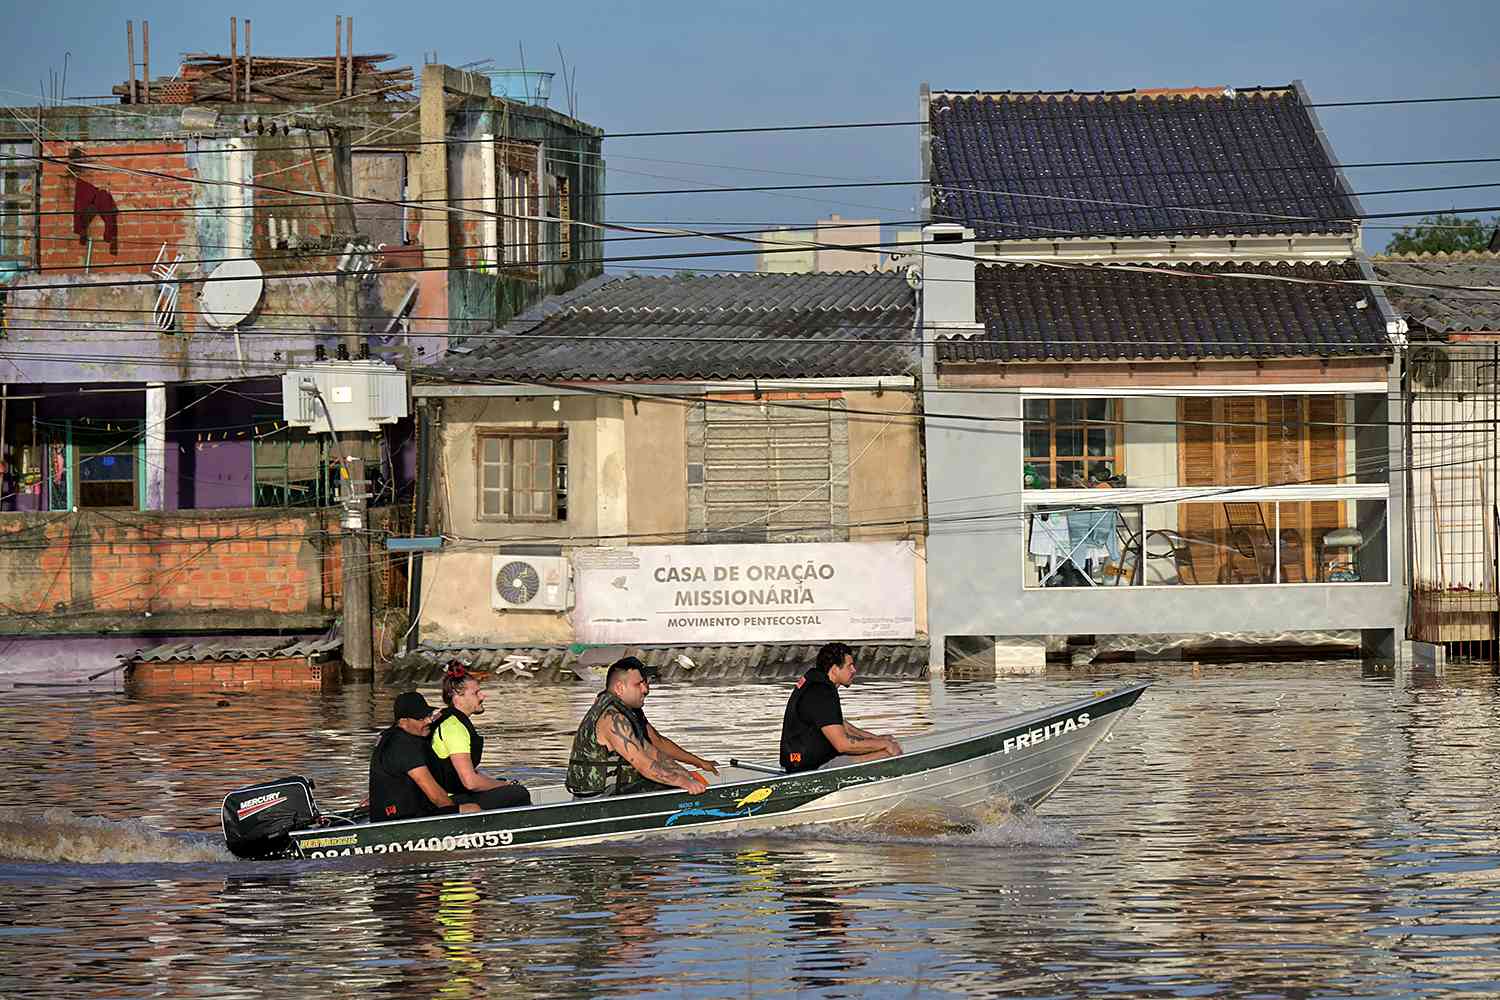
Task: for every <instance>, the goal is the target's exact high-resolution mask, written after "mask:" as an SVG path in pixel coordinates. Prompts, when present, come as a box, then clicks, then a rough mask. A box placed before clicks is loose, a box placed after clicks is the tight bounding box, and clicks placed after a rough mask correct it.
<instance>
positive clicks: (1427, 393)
mask: <svg viewBox="0 0 1500 1000" xmlns="http://www.w3.org/2000/svg"><path fill="white" fill-rule="evenodd" d="M1373 264H1374V266H1375V273H1376V274H1377V275H1378V276H1379V277H1380V279H1381V280H1382V281H1383V282H1386V283H1387V286H1386V294H1387V295H1388V296H1389V297H1390V300H1391V305H1392V306H1393V307H1394V308H1395V309H1396V311H1397V312H1398V313H1400V314H1401V316H1402V317H1403V319H1404V320H1405V321H1406V323H1407V325H1408V327H1409V328H1410V333H1409V337H1410V347H1409V349H1408V352H1407V364H1406V382H1405V389H1406V392H1405V395H1404V402H1405V407H1404V410H1405V420H1406V422H1407V423H1408V424H1409V426H1410V428H1411V434H1410V438H1409V447H1408V451H1407V456H1406V461H1405V465H1406V467H1407V468H1408V469H1409V470H1410V475H1409V479H1408V482H1407V490H1408V504H1409V510H1410V516H1409V528H1408V531H1407V558H1408V560H1409V561H1410V565H1411V637H1412V638H1413V639H1418V640H1421V641H1424V642H1433V643H1443V644H1445V645H1447V646H1449V647H1450V649H1452V650H1453V651H1454V652H1456V653H1459V654H1467V655H1476V654H1484V655H1493V653H1494V646H1493V642H1494V640H1495V638H1496V615H1497V613H1500V603H1497V600H1496V589H1497V588H1496V580H1497V577H1500V562H1497V560H1500V546H1497V544H1496V529H1497V511H1500V507H1497V504H1500V478H1497V477H1500V470H1497V468H1496V454H1497V448H1500V292H1496V291H1493V289H1494V288H1495V287H1496V286H1497V285H1500V253H1493V252H1490V253H1484V252H1477V251H1475V252H1469V253H1436V254H1417V255H1413V256H1404V257H1402V256H1380V257H1375V258H1374V259H1373Z"/></svg>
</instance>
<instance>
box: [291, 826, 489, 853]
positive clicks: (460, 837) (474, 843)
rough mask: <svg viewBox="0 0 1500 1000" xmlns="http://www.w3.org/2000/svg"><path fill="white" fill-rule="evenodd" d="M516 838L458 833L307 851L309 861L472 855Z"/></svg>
mask: <svg viewBox="0 0 1500 1000" xmlns="http://www.w3.org/2000/svg"><path fill="white" fill-rule="evenodd" d="M515 839H516V838H515V834H513V833H511V832H510V831H509V830H496V831H492V832H490V833H460V834H456V835H452V836H447V837H419V838H417V839H416V840H393V841H391V842H390V843H386V844H367V845H365V846H363V847H358V846H355V847H339V848H331V849H329V850H326V851H308V852H307V857H309V858H341V857H349V856H350V855H354V854H401V853H403V852H405V851H464V850H469V851H474V850H484V849H486V848H493V847H509V846H510V845H511V844H513V843H515Z"/></svg>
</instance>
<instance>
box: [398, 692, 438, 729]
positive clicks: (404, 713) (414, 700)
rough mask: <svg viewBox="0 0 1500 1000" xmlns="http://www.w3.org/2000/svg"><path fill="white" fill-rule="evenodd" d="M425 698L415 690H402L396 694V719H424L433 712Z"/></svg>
mask: <svg viewBox="0 0 1500 1000" xmlns="http://www.w3.org/2000/svg"><path fill="white" fill-rule="evenodd" d="M435 711H436V709H434V708H433V707H432V706H431V705H429V704H427V699H426V698H423V697H422V696H421V695H420V694H418V693H417V692H416V691H402V692H401V693H400V694H398V695H396V721H397V722H400V721H401V720H402V719H425V718H427V717H428V716H429V715H431V714H432V713H433V712H435Z"/></svg>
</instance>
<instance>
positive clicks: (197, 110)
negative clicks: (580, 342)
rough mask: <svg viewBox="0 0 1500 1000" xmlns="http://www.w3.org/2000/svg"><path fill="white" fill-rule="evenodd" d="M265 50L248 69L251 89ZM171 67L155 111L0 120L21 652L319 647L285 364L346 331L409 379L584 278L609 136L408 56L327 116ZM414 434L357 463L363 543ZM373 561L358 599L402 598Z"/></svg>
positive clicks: (1, 490)
mask: <svg viewBox="0 0 1500 1000" xmlns="http://www.w3.org/2000/svg"><path fill="white" fill-rule="evenodd" d="M184 47H186V46H184ZM363 60H365V57H359V58H358V59H357V60H356V64H357V66H358V68H359V69H360V70H361V72H365V71H366V63H365V62H364V61H363ZM221 61H222V60H221ZM274 62H275V61H274V60H271V59H267V58H264V57H257V59H256V61H255V67H256V72H257V73H258V74H260V78H261V79H264V80H267V81H269V80H270V79H271V78H272V77H273V76H274V75H275V74H274V72H273V71H274V69H275V66H274ZM235 65H236V66H238V67H244V66H247V65H248V64H247V61H246V60H244V59H241V60H240V61H239V62H238V63H237V64H235ZM344 65H345V66H347V65H348V61H347V60H346V61H345V63H344ZM189 70H193V71H192V72H189ZM370 72H372V73H373V70H371V71H370ZM177 75H178V76H179V77H180V78H181V80H183V81H188V82H189V83H190V84H191V85H187V84H184V85H182V86H178V85H176V84H174V85H173V86H171V87H167V86H165V84H164V83H159V84H158V85H156V86H155V87H154V97H153V98H150V99H148V98H147V97H146V90H145V89H144V88H143V87H141V86H140V84H136V83H133V84H132V85H131V86H130V87H120V88H116V89H117V92H118V93H120V94H121V95H122V105H128V106H120V105H111V106H75V107H67V108H55V107H54V108H14V109H7V111H6V113H5V114H3V115H0V120H3V122H4V124H0V326H3V329H0V333H3V339H0V358H3V360H4V368H5V375H4V376H3V378H4V381H3V383H0V580H4V581H5V582H4V583H3V584H0V590H3V597H0V635H9V636H12V637H14V639H15V640H16V641H17V642H23V643H27V642H31V641H32V640H33V639H35V638H36V637H41V636H49V637H50V636H58V635H63V634H66V635H69V636H73V637H85V636H96V637H106V636H107V637H117V639H116V640H115V641H113V644H112V645H111V644H109V643H106V644H105V646H100V645H99V644H98V643H95V644H93V645H92V646H91V647H90V648H91V649H94V650H96V651H98V650H104V649H106V647H107V648H108V649H110V650H115V651H118V650H119V649H127V648H135V647H136V646H139V645H142V644H149V643H143V641H142V640H140V639H139V638H137V637H138V636H142V635H148V634H155V635H187V634H199V633H201V634H205V635H212V634H230V633H234V634H241V633H244V634H252V633H259V632H264V631H291V632H312V631H321V630H323V629H326V628H327V627H328V626H330V625H331V624H332V623H333V622H334V621H335V620H336V617H337V615H338V613H339V604H340V602H339V596H340V595H339V587H338V579H339V566H338V559H337V553H338V545H337V532H338V527H337V523H338V519H337V517H336V516H334V514H333V513H332V512H330V510H329V508H330V507H331V506H332V505H333V504H334V477H335V469H334V462H333V461H332V456H331V455H330V447H329V442H328V441H327V439H326V438H323V439H320V438H319V437H317V436H315V435H310V434H308V433H306V432H304V431H302V430H300V429H298V428H294V427H289V426H287V424H286V423H285V422H284V421H283V420H282V406H281V385H280V374H281V373H282V372H283V371H285V370H287V369H288V368H290V367H294V366H296V365H297V364H300V363H305V362H309V361H312V360H315V359H316V358H318V357H320V356H326V357H328V358H330V359H332V358H336V357H338V356H340V351H341V350H342V349H343V347H342V345H343V344H344V343H345V340H344V338H345V336H347V335H349V334H357V335H360V336H361V341H362V347H361V350H360V353H361V354H368V355H369V356H370V357H373V358H379V359H383V360H386V361H388V362H391V363H393V364H396V365H398V366H399V367H401V368H403V369H409V368H411V367H412V366H414V365H421V364H423V363H424V362H426V361H427V360H429V359H435V358H438V357H441V356H442V355H443V353H444V352H445V351H446V350H447V348H448V347H449V341H450V336H459V337H461V336H462V335H464V334H465V333H467V332H469V331H470V330H471V329H475V328H490V327H492V326H493V325H494V324H496V323H500V322H505V321H507V320H509V319H510V318H511V317H512V316H513V315H514V314H516V313H517V312H519V311H521V310H522V309H524V308H525V307H527V306H529V305H530V304H532V303H533V302H535V301H536V300H537V299H539V298H541V297H542V296H544V295H546V294H549V293H552V292H557V291H563V290H566V289H568V288H571V287H573V286H575V285H577V284H578V283H580V282H581V281H583V280H585V279H587V278H589V277H592V276H593V275H595V274H597V273H599V271H600V269H601V267H600V263H599V258H600V244H599V238H598V235H597V230H596V229H594V228H591V227H590V226H589V225H587V224H588V223H591V222H593V221H596V220H598V219H599V218H600V217H601V215H602V208H601V199H600V193H601V190H602V186H603V169H604V168H603V160H602V157H601V156H600V133H599V132H598V130H596V129H594V128H592V127H590V126H587V125H584V124H582V123H580V122H578V121H575V120H573V119H571V118H569V117H567V116H565V115H562V114H559V113H557V112H555V111H552V110H550V109H549V108H547V107H545V106H542V105H535V104H527V103H522V102H516V101H511V100H507V99H504V98H500V97H494V96H492V95H491V93H490V86H489V80H488V79H487V78H485V77H484V76H481V75H475V74H471V73H465V72H460V71H457V70H453V69H451V68H449V67H445V66H434V65H429V66H425V67H422V71H421V74H420V76H421V88H420V93H419V94H414V93H411V92H410V91H411V88H410V87H409V86H408V87H406V88H405V92H403V90H402V88H400V87H395V88H391V87H385V88H368V87H366V86H365V85H364V84H363V83H359V84H356V83H355V82H354V74H353V71H352V70H350V71H349V79H350V83H349V90H350V92H351V93H352V96H347V95H344V94H343V91H342V88H343V87H344V84H343V82H342V78H340V80H341V82H340V83H339V87H340V88H341V90H340V95H341V96H340V98H339V99H335V100H331V101H329V100H316V99H313V98H311V97H308V98H307V99H293V98H297V96H298V95H296V94H289V93H288V92H286V91H279V90H277V88H276V87H274V86H271V85H270V84H269V83H266V84H261V85H260V87H261V88H262V89H257V90H256V91H255V92H254V93H253V94H251V95H248V99H236V100H230V99H229V97H228V96H226V94H225V92H224V91H225V90H226V89H227V88H220V89H219V90H218V91H217V92H216V91H215V90H214V88H213V87H212V86H206V85H204V83H203V81H204V80H207V79H208V78H207V77H205V76H203V75H202V74H201V73H200V72H198V70H197V69H195V68H194V67H189V66H184V67H183V68H182V69H181V70H180V71H179V73H178V74H177ZM397 76H399V73H398V74H397ZM409 76H410V74H409V72H408V78H409ZM387 78H388V77H387ZM329 79H330V81H331V80H332V76H330V77H329ZM210 82H211V81H210ZM329 85H330V86H332V83H331V82H330V84H329ZM393 89H394V90H395V91H396V92H395V93H391V92H389V91H391V90H393ZM232 96H233V97H234V98H242V97H245V96H246V95H244V94H241V93H240V91H238V90H235V91H233V93H232ZM193 101H197V103H190V102H193ZM169 102H170V103H169ZM337 137H343V139H344V140H346V142H347V147H348V149H349V150H350V159H351V166H350V168H349V176H350V178H351V186H350V192H349V193H350V194H351V195H352V198H353V211H352V213H347V210H346V209H344V204H346V203H347V202H345V201H343V200H341V198H340V196H339V194H338V187H339V182H338V172H337V171H336V170H335V160H336V155H335V146H336V145H341V144H342V143H341V142H340V141H339V139H338V138H337ZM349 214H352V217H353V231H350V227H349V225H348V223H347V222H345V221H344V220H345V219H347V218H348V217H349ZM341 271H344V272H353V273H354V274H355V275H356V277H355V278H354V279H352V280H355V281H356V282H357V289H358V290H357V293H356V296H357V303H358V304H357V310H356V313H355V314H354V315H352V316H351V315H345V314H344V312H341V311H340V307H339V305H338V301H339V298H338V289H337V285H338V281H339V277H338V275H339V274H340V272H341ZM412 437H413V427H412V425H411V423H410V422H409V421H408V422H403V423H399V424H397V425H394V426H392V427H390V428H387V431H386V433H385V434H384V435H383V437H380V438H377V439H375V440H374V441H372V442H371V443H370V445H369V446H368V453H367V454H366V456H365V457H366V461H367V467H368V468H369V469H370V470H371V475H370V478H371V480H372V492H373V494H374V497H373V499H372V505H373V506H374V507H375V512H374V513H373V514H372V526H374V527H377V528H382V527H385V526H399V525H400V524H401V523H402V521H403V515H402V513H401V511H402V510H403V509H404V508H403V506H402V505H403V504H404V502H405V499H406V497H407V496H408V494H409V491H410V483H411V478H412V471H413V470H412V457H411V456H412V454H413V447H412ZM376 470H378V471H376ZM375 551H383V550H381V549H379V547H378V545H377V546H376V549H375ZM372 562H373V563H374V565H373V566H372V576H373V577H374V579H375V584H376V588H377V605H379V604H380V603H382V600H381V598H382V597H384V596H387V595H389V596H390V597H391V598H392V599H393V600H394V601H395V603H404V593H403V591H402V581H401V580H400V579H399V577H393V576H392V574H391V573H390V572H389V569H390V567H389V566H387V565H386V562H385V561H384V560H383V559H373V560H372ZM13 652H14V650H13ZM23 653H24V650H23ZM59 653H60V647H57V646H56V645H49V646H48V647H47V651H46V652H45V653H40V652H38V653H37V654H36V656H37V657H40V659H41V660H42V661H45V660H49V659H51V658H53V657H54V656H55V655H57V654H59ZM95 659H97V656H96V657H95Z"/></svg>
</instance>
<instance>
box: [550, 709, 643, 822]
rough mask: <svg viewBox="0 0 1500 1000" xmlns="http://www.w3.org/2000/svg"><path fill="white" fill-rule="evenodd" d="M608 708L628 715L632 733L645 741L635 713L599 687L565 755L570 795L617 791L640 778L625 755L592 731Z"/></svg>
mask: <svg viewBox="0 0 1500 1000" xmlns="http://www.w3.org/2000/svg"><path fill="white" fill-rule="evenodd" d="M610 709H614V710H615V711H617V712H619V713H620V714H621V715H623V716H624V717H625V718H626V719H629V720H630V724H631V726H632V727H634V728H635V729H636V730H637V731H636V736H638V737H640V740H641V742H642V743H644V742H645V741H646V734H645V733H643V732H640V731H639V730H640V727H639V726H638V725H637V724H636V721H635V720H636V714H635V713H634V712H632V711H631V710H630V709H629V708H628V707H627V706H626V704H625V703H624V702H623V701H621V700H620V699H619V698H616V697H615V696H614V695H613V694H611V693H610V692H608V691H600V692H599V697H597V698H595V699H594V704H593V705H591V706H589V710H588V712H587V714H585V715H584V717H583V721H582V722H580V723H579V724H578V732H577V733H575V734H574V736H573V752H572V753H571V754H569V755H568V779H567V782H566V785H567V789H568V791H570V792H572V793H573V794H574V795H584V796H587V795H603V794H604V793H605V792H607V791H613V792H614V793H615V794H619V793H620V792H622V791H624V790H626V789H628V788H630V787H631V786H633V785H636V784H638V783H639V782H641V781H642V780H643V779H642V777H641V774H640V772H639V771H637V770H636V769H635V768H634V767H632V766H631V765H630V763H629V762H628V761H626V760H625V758H623V757H621V756H620V755H619V754H617V753H615V752H614V751H613V750H611V749H610V748H609V747H607V746H604V745H603V744H601V743H600V742H599V739H598V737H597V736H596V735H595V733H596V730H597V729H598V726H599V720H600V719H601V718H602V717H603V716H604V713H605V712H607V711H609V710H610ZM611 775H613V776H614V779H615V785H614V788H613V789H611V788H610V787H609V779H610V777H611Z"/></svg>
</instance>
